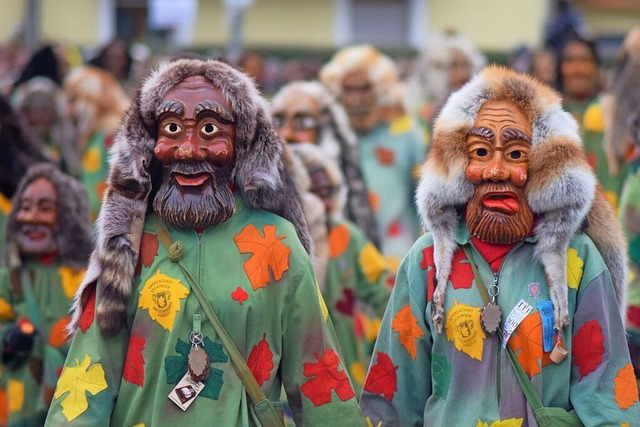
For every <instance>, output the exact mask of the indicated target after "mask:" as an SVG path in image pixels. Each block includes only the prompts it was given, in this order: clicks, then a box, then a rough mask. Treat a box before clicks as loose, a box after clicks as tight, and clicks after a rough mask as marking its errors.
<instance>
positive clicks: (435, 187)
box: [416, 66, 627, 329]
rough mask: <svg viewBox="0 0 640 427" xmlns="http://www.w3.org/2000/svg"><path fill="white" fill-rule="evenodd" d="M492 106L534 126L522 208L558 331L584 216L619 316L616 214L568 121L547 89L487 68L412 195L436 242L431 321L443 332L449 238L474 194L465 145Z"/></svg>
mask: <svg viewBox="0 0 640 427" xmlns="http://www.w3.org/2000/svg"><path fill="white" fill-rule="evenodd" d="M491 100H507V101H511V102H513V103H515V104H517V105H518V106H519V107H520V108H521V109H522V111H523V112H524V114H525V115H526V116H527V117H528V118H529V120H530V121H531V123H532V128H533V135H532V148H531V152H530V154H529V180H528V182H527V184H526V187H525V193H526V195H527V201H528V203H529V206H530V207H531V209H532V210H533V213H534V214H535V215H536V216H537V218H538V221H537V225H536V228H535V231H534V232H535V235H536V238H537V243H536V248H535V257H536V259H537V260H538V261H539V262H540V263H541V264H542V265H543V267H544V269H545V274H546V276H547V283H548V286H549V293H550V295H551V300H552V302H553V304H554V310H555V312H554V315H555V327H556V328H557V329H561V328H563V327H565V326H566V325H567V324H568V314H569V313H568V288H567V278H566V260H567V248H568V244H569V241H570V239H571V238H572V236H573V235H574V234H575V233H576V232H579V230H580V229H581V226H582V225H583V223H584V221H585V218H586V217H587V216H588V219H589V228H588V230H587V234H589V236H590V237H591V238H592V239H593V241H594V243H595V244H596V246H597V247H598V249H599V250H600V253H601V254H602V256H603V258H604V260H605V262H606V264H607V266H608V268H609V270H610V273H611V277H612V280H613V284H614V287H615V290H616V294H617V298H618V304H619V307H620V313H621V315H622V317H623V319H624V318H625V312H626V283H627V281H626V277H627V270H626V243H625V240H624V236H623V234H622V229H621V227H620V224H619V223H618V221H617V220H616V218H615V215H614V212H613V209H612V208H611V206H610V205H609V204H608V202H607V201H606V199H604V196H603V195H602V192H601V191H600V190H599V189H597V188H596V187H597V184H596V178H595V176H594V174H593V172H592V171H591V168H590V167H589V164H588V162H587V159H586V156H585V154H584V152H583V150H582V146H581V140H580V137H579V136H578V127H577V124H576V122H575V120H574V119H573V117H572V116H571V115H570V114H569V113H568V112H566V111H564V110H562V106H561V99H560V97H559V96H558V94H556V93H555V92H554V91H553V90H552V89H550V88H549V87H547V86H545V85H543V84H541V83H539V82H538V81H536V80H535V79H533V78H531V77H528V76H526V75H521V74H517V73H516V72H514V71H511V70H508V69H506V68H501V67H497V66H491V67H487V68H485V69H484V71H483V72H482V73H480V74H478V75H476V76H475V77H474V78H473V79H472V80H471V81H470V82H468V83H467V84H466V85H465V86H463V87H462V88H461V89H460V90H458V91H457V92H455V93H454V94H452V95H451V96H450V98H449V99H448V101H447V103H446V104H445V106H444V107H443V109H442V111H441V113H440V115H439V117H438V119H437V121H436V122H435V129H434V134H433V142H432V146H431V151H430V153H429V157H428V159H427V162H426V163H425V165H424V167H423V169H422V177H421V180H420V184H419V186H418V190H417V192H416V203H417V206H418V210H419V212H420V214H421V216H422V220H423V226H424V227H425V229H426V230H428V231H430V232H431V233H432V235H433V239H434V248H435V252H434V261H435V264H436V278H437V283H438V285H437V287H436V289H435V292H434V294H433V302H434V304H433V312H432V315H433V318H434V322H435V323H436V325H438V328H439V329H441V328H442V321H443V308H442V303H443V297H444V292H445V288H446V285H447V281H448V278H449V274H450V273H451V261H452V258H453V254H454V252H455V250H456V248H457V243H456V242H455V240H454V230H455V228H456V226H457V224H458V223H459V221H460V220H461V215H462V212H463V209H464V207H465V206H466V204H467V202H468V201H469V200H470V198H471V196H472V194H473V191H474V190H473V184H472V183H471V182H470V181H469V180H468V179H467V177H466V174H465V171H466V168H467V164H468V160H467V148H466V142H465V141H466V137H467V133H468V131H469V129H471V128H472V127H473V125H474V122H475V120H476V117H477V115H478V111H479V110H480V107H482V105H483V104H484V103H485V102H487V101H491Z"/></svg>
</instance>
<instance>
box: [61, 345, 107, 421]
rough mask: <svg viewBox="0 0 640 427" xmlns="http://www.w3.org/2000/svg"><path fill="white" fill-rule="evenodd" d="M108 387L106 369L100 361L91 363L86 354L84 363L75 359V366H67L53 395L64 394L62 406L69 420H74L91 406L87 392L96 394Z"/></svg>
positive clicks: (63, 412)
mask: <svg viewBox="0 0 640 427" xmlns="http://www.w3.org/2000/svg"><path fill="white" fill-rule="evenodd" d="M106 388H107V381H106V380H105V376H104V369H103V368H102V365H101V364H100V363H96V364H94V365H91V357H89V355H88V354H85V355H84V359H82V363H80V362H78V359H76V360H75V366H65V367H64V369H63V370H62V375H60V379H59V380H58V386H57V388H56V391H55V394H54V395H53V397H55V398H56V399H59V398H61V397H62V396H63V395H64V398H63V400H62V402H61V403H60V406H61V407H62V414H63V415H64V416H65V418H66V419H67V421H72V420H74V419H76V418H77V417H78V416H79V415H81V414H82V413H83V412H84V411H86V410H87V408H88V407H89V402H88V401H87V393H89V394H91V395H93V396H95V395H96V394H98V393H100V392H101V391H103V390H105V389H106Z"/></svg>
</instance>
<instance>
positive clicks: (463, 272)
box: [450, 249, 473, 289]
mask: <svg viewBox="0 0 640 427" xmlns="http://www.w3.org/2000/svg"><path fill="white" fill-rule="evenodd" d="M452 264H453V265H452V267H451V276H450V280H451V284H452V285H453V289H470V288H471V283H472V282H473V270H471V264H470V263H469V260H468V259H467V257H466V255H465V254H464V251H463V250H462V249H458V250H457V251H456V253H455V254H454V255H453V261H452Z"/></svg>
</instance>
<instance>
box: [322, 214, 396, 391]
mask: <svg viewBox="0 0 640 427" xmlns="http://www.w3.org/2000/svg"><path fill="white" fill-rule="evenodd" d="M386 272H387V265H386V262H385V260H384V258H383V257H382V255H381V254H380V252H378V250H377V249H376V247H375V246H374V245H373V243H371V241H370V240H369V239H368V238H367V237H366V236H365V234H364V233H363V232H362V231H361V230H360V229H359V228H358V227H357V226H356V225H355V224H353V223H352V222H350V221H347V220H345V221H341V222H339V223H335V224H333V225H332V226H331V229H330V230H329V265H328V269H327V286H326V289H325V291H324V293H323V294H324V297H325V300H326V302H327V307H328V308H329V314H330V316H331V320H332V321H333V326H334V328H335V330H336V336H337V337H338V342H339V343H340V349H341V350H342V356H343V357H344V362H345V364H346V365H347V366H348V367H349V375H350V376H351V380H352V381H353V384H354V386H355V388H356V391H357V392H360V389H361V388H362V384H363V383H364V376H365V373H366V369H367V367H368V366H369V362H370V360H371V350H373V342H372V341H369V340H368V338H369V337H372V336H373V337H374V338H375V336H376V335H377V332H378V331H377V328H375V325H377V324H379V321H377V320H378V319H380V318H381V317H382V315H383V314H384V309H385V307H386V306H387V301H388V300H389V295H390V294H391V289H390V288H389V287H388V286H387V285H386V281H385V276H386ZM371 329H375V330H371Z"/></svg>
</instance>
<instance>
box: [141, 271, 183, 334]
mask: <svg viewBox="0 0 640 427" xmlns="http://www.w3.org/2000/svg"><path fill="white" fill-rule="evenodd" d="M187 295H189V289H187V288H186V287H185V286H184V285H183V284H182V283H181V282H180V280H178V279H174V278H173V277H170V276H167V275H166V274H162V273H160V270H158V272H157V273H156V274H155V275H153V276H151V277H150V278H149V279H148V280H147V281H146V282H145V284H144V287H143V288H142V289H141V290H140V300H139V302H138V307H140V308H141V309H143V310H148V311H149V316H150V317H151V319H153V320H155V321H156V322H158V323H159V324H160V325H161V326H162V327H163V328H165V329H166V330H167V331H170V330H171V329H172V328H173V322H174V320H175V318H176V313H177V312H178V311H180V302H181V301H182V299H184V298H185V297H186V296H187Z"/></svg>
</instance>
